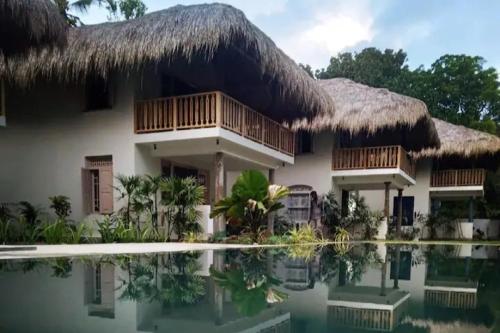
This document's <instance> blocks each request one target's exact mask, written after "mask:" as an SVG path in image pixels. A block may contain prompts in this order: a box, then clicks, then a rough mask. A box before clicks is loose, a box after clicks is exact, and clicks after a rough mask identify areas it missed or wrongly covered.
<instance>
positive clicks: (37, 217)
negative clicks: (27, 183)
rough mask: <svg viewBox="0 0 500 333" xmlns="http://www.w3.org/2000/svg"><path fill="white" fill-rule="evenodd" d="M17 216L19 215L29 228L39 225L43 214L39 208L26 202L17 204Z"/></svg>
mask: <svg viewBox="0 0 500 333" xmlns="http://www.w3.org/2000/svg"><path fill="white" fill-rule="evenodd" d="M19 206H20V207H19V215H21V216H22V217H23V218H24V220H25V221H26V223H28V224H29V225H31V226H37V225H39V224H40V223H41V215H42V213H43V211H42V209H41V208H40V207H36V206H34V205H32V204H31V203H29V202H28V201H21V202H19Z"/></svg>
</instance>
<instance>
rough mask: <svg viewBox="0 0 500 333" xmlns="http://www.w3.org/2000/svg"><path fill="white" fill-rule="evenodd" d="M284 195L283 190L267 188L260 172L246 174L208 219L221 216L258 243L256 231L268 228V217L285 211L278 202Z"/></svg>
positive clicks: (283, 188) (284, 188)
mask: <svg viewBox="0 0 500 333" xmlns="http://www.w3.org/2000/svg"><path fill="white" fill-rule="evenodd" d="M287 195H288V189H287V188H286V187H284V186H280V185H270V184H269V182H268V180H267V178H266V177H265V176H264V175H263V174H262V173H261V172H259V171H256V170H247V171H244V172H242V173H241V175H240V176H239V177H238V178H237V179H236V182H235V183H234V185H233V187H232V190H231V195H230V196H228V197H226V198H224V199H222V200H220V201H219V202H217V203H216V204H215V207H214V209H213V210H212V212H211V214H210V216H211V217H216V216H220V215H223V216H225V217H226V218H227V219H228V220H231V221H236V222H237V223H239V224H241V225H242V226H243V227H244V229H245V231H247V232H250V233H251V234H252V237H253V240H254V241H257V238H258V235H259V230H260V229H261V228H265V227H266V226H267V218H268V215H269V214H270V213H272V212H274V211H277V210H278V209H281V208H283V207H284V205H283V204H282V203H281V202H280V200H281V199H283V198H285V197H286V196H287Z"/></svg>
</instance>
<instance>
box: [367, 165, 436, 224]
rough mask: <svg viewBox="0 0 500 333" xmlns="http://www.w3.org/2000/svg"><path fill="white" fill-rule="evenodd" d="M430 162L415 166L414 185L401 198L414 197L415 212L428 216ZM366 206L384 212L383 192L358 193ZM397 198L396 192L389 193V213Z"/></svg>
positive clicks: (406, 189)
mask: <svg viewBox="0 0 500 333" xmlns="http://www.w3.org/2000/svg"><path fill="white" fill-rule="evenodd" d="M431 168H432V162H431V161H422V162H419V163H418V164H417V174H416V178H415V180H416V184H415V185H413V186H408V187H406V188H405V189H404V190H403V196H413V197H415V207H414V210H415V212H419V213H421V214H428V213H429V209H430V197H429V193H430V192H429V189H430V177H431ZM359 194H360V195H362V196H363V197H364V198H365V200H366V203H367V204H368V206H369V207H370V208H371V209H372V210H378V211H383V210H384V190H371V191H359ZM397 196H398V191H397V190H391V191H390V199H389V212H390V213H391V214H392V212H393V204H394V197H397Z"/></svg>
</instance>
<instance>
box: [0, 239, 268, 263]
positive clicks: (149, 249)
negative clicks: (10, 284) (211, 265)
mask: <svg viewBox="0 0 500 333" xmlns="http://www.w3.org/2000/svg"><path fill="white" fill-rule="evenodd" d="M255 247H262V246H261V245H241V244H211V243H115V244H75V245H68V244H65V245H30V246H26V245H18V246H16V245H0V259H23V258H51V257H67V256H69V257H72V256H75V257H78V256H92V255H107V254H136V253H155V252H160V253H161V252H185V251H204V250H224V249H237V248H255Z"/></svg>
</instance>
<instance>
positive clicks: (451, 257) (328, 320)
mask: <svg viewBox="0 0 500 333" xmlns="http://www.w3.org/2000/svg"><path fill="white" fill-rule="evenodd" d="M498 254H499V253H498V248H494V247H471V246H462V247H459V246H427V247H416V246H414V247H412V246H409V245H394V246H389V247H385V246H383V245H373V244H362V245H356V246H351V247H349V248H335V247H323V248H318V249H314V248H311V247H303V248H300V247H294V248H277V249H251V250H242V251H239V250H227V251H205V252H190V253H162V254H148V255H141V256H136V255H134V256H127V255H119V256H101V257H85V258H57V259H41V260H35V259H30V260H4V261H0V269H1V271H0V292H1V294H2V298H1V299H0V309H1V311H0V331H1V332H4V331H5V332H185V333H189V332H200V331H201V332H204V333H205V332H206V333H209V332H370V331H372V332H375V331H379V332H380V331H382V332H450V333H451V332H454V333H456V332H458V333H460V332H498V331H499V330H500V326H498V325H499V323H498V322H499V321H498V317H500V261H499V256H498Z"/></svg>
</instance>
